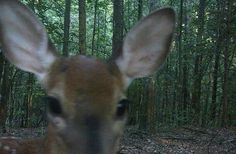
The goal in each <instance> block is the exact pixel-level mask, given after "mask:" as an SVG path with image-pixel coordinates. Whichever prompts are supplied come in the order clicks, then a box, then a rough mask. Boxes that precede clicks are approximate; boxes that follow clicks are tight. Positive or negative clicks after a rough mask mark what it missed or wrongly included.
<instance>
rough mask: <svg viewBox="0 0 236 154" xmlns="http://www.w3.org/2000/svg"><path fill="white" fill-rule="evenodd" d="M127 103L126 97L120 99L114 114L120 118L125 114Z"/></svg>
mask: <svg viewBox="0 0 236 154" xmlns="http://www.w3.org/2000/svg"><path fill="white" fill-rule="evenodd" d="M128 104H129V100H128V99H122V100H121V101H120V102H119V103H118V106H117V110H116V116H117V117H118V118H122V117H123V116H124V115H125V113H126V111H127V108H128Z"/></svg>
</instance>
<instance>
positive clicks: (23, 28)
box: [0, 0, 56, 79]
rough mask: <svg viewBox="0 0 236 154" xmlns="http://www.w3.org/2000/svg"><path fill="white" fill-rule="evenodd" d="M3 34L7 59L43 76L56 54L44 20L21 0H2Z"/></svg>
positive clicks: (38, 75) (1, 29)
mask: <svg viewBox="0 0 236 154" xmlns="http://www.w3.org/2000/svg"><path fill="white" fill-rule="evenodd" d="M0 36H1V43H2V46H3V52H4V54H5V56H6V57H7V59H8V60H9V61H10V62H11V63H13V64H14V65H16V66H17V67H19V68H20V69H22V70H24V71H28V72H32V73H34V74H35V75H36V76H37V77H38V78H39V79H43V78H44V76H45V74H46V73H47V70H48V68H49V67H50V65H51V64H52V63H53V62H54V61H55V59H56V54H55V52H54V51H53V50H51V49H52V48H51V49H50V48H49V43H48V36H47V33H46V30H45V28H44V26H43V24H42V23H41V22H40V21H39V20H38V19H37V17H36V16H35V15H34V13H33V12H31V11H30V10H29V9H28V8H27V7H26V6H24V5H22V4H21V3H20V2H18V1H14V0H8V1H3V0H0Z"/></svg>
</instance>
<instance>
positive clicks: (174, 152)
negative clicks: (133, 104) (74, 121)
mask: <svg viewBox="0 0 236 154" xmlns="http://www.w3.org/2000/svg"><path fill="white" fill-rule="evenodd" d="M44 133H45V130H44V128H42V129H9V130H8V132H7V133H5V134H0V136H16V137H22V138H31V137H39V136H42V135H43V134H44ZM119 154H236V128H230V129H203V128H193V127H184V128H178V129H172V130H160V131H159V133H157V134H155V135H150V134H148V133H146V132H143V131H138V130H137V129H134V128H127V129H126V130H125V133H124V136H123V138H122V140H121V145H120V151H119Z"/></svg>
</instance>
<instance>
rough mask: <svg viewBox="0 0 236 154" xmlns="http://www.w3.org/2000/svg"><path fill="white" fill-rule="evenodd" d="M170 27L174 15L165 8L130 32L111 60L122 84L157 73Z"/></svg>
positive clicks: (169, 37)
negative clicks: (113, 60)
mask: <svg viewBox="0 0 236 154" xmlns="http://www.w3.org/2000/svg"><path fill="white" fill-rule="evenodd" d="M174 27H175V12H174V10H172V9H170V8H165V9H161V10H157V11H155V12H153V13H151V14H150V15H148V16H147V17H145V18H143V19H142V20H141V21H139V22H138V23H137V24H136V25H135V26H134V27H133V28H132V29H131V30H130V32H129V33H128V34H127V36H126V37H125V39H124V43H123V47H122V51H121V53H120V54H119V55H118V56H117V57H116V59H115V63H116V64H117V66H118V67H119V69H120V71H121V73H122V74H123V76H124V78H125V80H127V81H132V80H133V79H135V78H139V77H145V76H148V75H151V74H153V73H154V72H156V71H157V70H158V68H159V67H160V65H161V64H162V63H163V62H164V60H165V58H166V56H167V54H168V52H169V48H170V44H171V40H172V36H173V31H174ZM113 55H117V53H113Z"/></svg>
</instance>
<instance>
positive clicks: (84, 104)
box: [0, 0, 175, 154]
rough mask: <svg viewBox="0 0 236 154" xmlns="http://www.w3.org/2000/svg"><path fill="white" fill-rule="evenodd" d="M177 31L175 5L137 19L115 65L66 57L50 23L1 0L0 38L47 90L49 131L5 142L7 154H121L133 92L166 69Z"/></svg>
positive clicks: (1, 149)
mask: <svg viewBox="0 0 236 154" xmlns="http://www.w3.org/2000/svg"><path fill="white" fill-rule="evenodd" d="M174 29H175V11H174V10H173V9H172V8H162V9H158V10H155V11H154V12H152V13H150V14H149V15H147V16H146V17H144V18H142V19H141V20H140V21H138V22H137V24H136V25H135V26H133V27H132V28H131V30H130V31H129V32H128V33H127V34H126V36H125V37H124V39H123V43H122V44H121V47H120V48H119V49H118V50H116V51H115V52H113V53H112V55H111V57H110V58H109V59H108V60H100V59H97V58H95V57H89V56H85V55H75V56H69V57H63V56H61V55H59V53H58V52H57V51H56V49H55V47H54V46H53V45H52V43H51V41H50V39H49V38H48V34H47V32H46V29H45V27H44V26H43V23H42V22H41V21H40V20H39V19H38V18H37V16H36V15H35V14H34V13H33V12H32V11H31V10H30V9H29V8H28V7H27V6H26V5H24V4H22V3H21V2H19V1H17V0H0V39H1V41H0V42H1V46H2V51H3V53H4V55H5V57H6V58H7V59H8V61H9V62H10V63H12V64H13V65H15V66H16V67H18V68H19V69H21V70H23V71H26V72H30V73H33V74H34V75H35V76H36V78H37V80H38V81H39V83H40V84H41V86H42V88H43V89H44V90H45V92H46V94H47V97H46V100H45V101H46V105H47V108H48V110H47V120H48V126H47V133H46V135H45V136H44V137H42V138H32V139H19V138H15V137H4V138H1V139H0V154H9V153H11V154H115V153H117V152H118V150H119V143H120V139H121V137H122V135H123V131H124V127H125V124H126V120H127V116H128V110H127V107H128V103H129V101H128V99H127V97H126V95H125V91H126V90H127V88H128V87H129V85H130V83H131V82H132V81H133V80H134V79H137V78H142V77H147V76H150V75H152V74H154V73H156V72H157V71H158V69H159V68H160V67H161V66H162V64H163V63H164V62H165V59H166V57H167V55H168V53H169V51H170V46H171V42H172V37H173V33H174Z"/></svg>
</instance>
